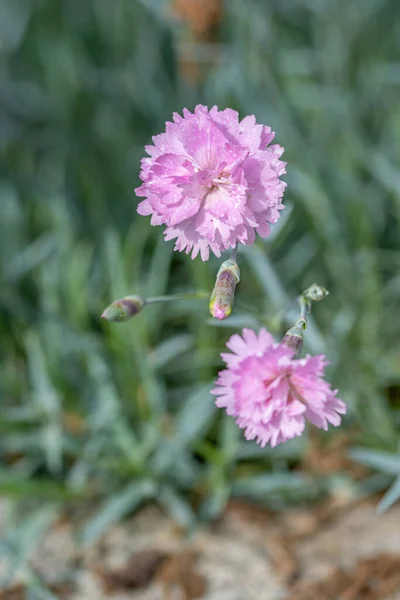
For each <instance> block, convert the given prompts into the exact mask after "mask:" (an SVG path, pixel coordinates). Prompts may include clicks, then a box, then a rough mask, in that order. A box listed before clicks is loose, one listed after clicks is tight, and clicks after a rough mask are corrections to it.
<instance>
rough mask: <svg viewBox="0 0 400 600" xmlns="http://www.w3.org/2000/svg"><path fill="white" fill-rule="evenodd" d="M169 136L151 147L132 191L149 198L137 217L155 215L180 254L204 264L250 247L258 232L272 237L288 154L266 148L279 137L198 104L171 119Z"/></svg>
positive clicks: (228, 111) (153, 219) (156, 139)
mask: <svg viewBox="0 0 400 600" xmlns="http://www.w3.org/2000/svg"><path fill="white" fill-rule="evenodd" d="M173 118H174V122H173V123H167V124H166V130H165V133H161V134H160V135H157V136H155V137H153V143H154V146H146V151H147V153H148V154H149V156H150V158H143V160H142V170H141V173H140V178H141V179H142V181H143V185H141V186H140V187H139V188H137V189H136V190H135V192H136V194H137V195H138V196H144V197H145V198H146V199H145V200H143V201H142V202H140V204H139V206H138V213H139V214H141V215H151V224H152V225H166V229H165V232H164V235H165V239H166V240H171V239H175V238H176V242H175V250H179V251H182V250H185V251H186V254H189V252H192V258H195V257H196V256H197V254H198V253H199V252H200V255H201V258H202V260H207V259H208V257H209V250H210V249H211V250H212V252H214V254H215V255H216V256H220V255H221V251H223V250H224V249H227V248H229V247H232V248H234V247H235V246H236V244H237V243H238V242H240V243H241V244H252V243H253V242H254V239H255V232H256V231H257V232H258V233H259V234H260V235H261V237H266V236H268V235H269V232H270V227H269V223H276V222H277V220H278V219H279V211H280V210H282V209H283V208H284V206H283V204H282V203H281V198H282V196H283V193H284V191H285V187H286V183H284V182H283V181H280V179H279V177H280V176H281V175H283V173H285V164H286V163H284V162H282V161H280V160H279V157H280V156H281V155H282V153H283V148H282V147H281V146H278V145H276V144H275V145H272V146H268V145H269V144H270V142H271V141H272V140H273V139H274V136H275V134H274V133H273V132H272V131H271V128H270V127H266V126H264V125H258V124H257V123H256V120H255V117H254V116H253V115H252V116H248V117H245V118H244V119H243V120H242V121H240V122H239V117H238V113H237V112H236V111H234V110H232V109H230V108H227V109H225V110H221V111H219V110H218V108H217V107H216V106H214V107H213V108H211V110H210V111H209V110H208V108H207V107H206V106H201V105H198V106H196V108H195V111H194V114H193V113H191V112H189V111H188V110H187V109H184V110H183V117H181V116H180V115H178V114H176V113H174V116H173Z"/></svg>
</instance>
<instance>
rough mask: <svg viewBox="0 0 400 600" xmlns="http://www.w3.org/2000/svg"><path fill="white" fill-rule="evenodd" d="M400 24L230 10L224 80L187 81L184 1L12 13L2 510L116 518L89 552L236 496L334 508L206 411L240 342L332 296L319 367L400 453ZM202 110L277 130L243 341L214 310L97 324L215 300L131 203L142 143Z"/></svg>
mask: <svg viewBox="0 0 400 600" xmlns="http://www.w3.org/2000/svg"><path fill="white" fill-rule="evenodd" d="M399 6H400V5H399V4H398V2H397V1H396V0H356V1H353V2H351V3H349V2H347V1H345V0H319V1H315V2H308V1H305V0H296V1H295V0H288V1H286V2H282V1H281V0H273V1H272V2H265V1H264V0H248V1H246V2H242V1H240V0H229V1H227V2H226V3H225V7H224V16H223V22H222V25H221V27H220V31H219V43H218V45H217V46H215V47H212V48H211V52H208V53H207V52H204V49H205V48H204V46H203V45H202V44H199V45H197V46H195V47H194V48H193V52H194V53H195V56H196V52H197V53H198V55H199V60H203V59H204V56H205V57H206V59H205V60H206V63H205V64H204V65H203V69H202V72H203V79H202V80H200V81H199V82H198V83H197V84H191V83H190V82H188V81H186V80H185V79H184V78H183V77H182V76H181V75H180V74H179V70H178V69H177V55H178V54H179V53H180V52H181V51H182V50H181V49H180V48H181V46H182V40H183V39H184V38H185V35H186V34H185V33H184V30H183V25H182V24H180V23H179V22H177V21H176V20H174V19H172V18H171V10H170V7H168V6H167V3H166V2H162V1H161V0H159V1H155V0H154V1H152V2H145V1H144V0H143V1H138V0H119V1H118V2H110V0H93V1H92V2H82V1H81V0H69V1H68V2H54V1H53V0H43V1H42V2H35V1H34V0H5V1H4V2H2V3H1V4H0V40H1V49H0V107H1V108H0V123H1V139H0V146H1V155H2V167H1V171H0V277H1V285H0V332H1V333H0V353H1V356H0V359H1V360H0V395H1V414H0V434H1V435H0V452H1V456H2V461H3V462H2V467H1V471H0V494H7V495H13V496H15V497H18V498H21V499H23V500H24V499H25V500H26V499H27V498H29V500H30V501H31V500H32V499H34V498H41V499H42V500H41V501H43V498H46V499H48V501H49V502H52V503H54V502H56V503H60V502H63V501H71V502H82V501H83V500H84V499H88V500H90V499H96V500H100V502H101V504H100V508H99V511H98V513H95V514H94V516H93V518H92V520H91V521H89V522H88V524H87V525H86V527H85V528H84V530H83V531H82V539H83V541H91V540H93V539H94V538H95V537H96V536H98V535H99V534H101V533H102V532H103V531H104V530H105V528H106V527H107V526H108V525H109V524H111V523H113V522H114V521H115V520H117V519H119V518H121V517H123V516H124V515H126V514H127V513H128V512H129V511H131V510H133V509H134V508H135V507H137V506H138V505H140V504H141V503H142V502H145V501H147V500H148V499H149V498H155V499H156V500H157V501H158V502H159V503H160V504H161V505H162V506H164V507H165V508H167V510H169V511H170V512H171V513H172V514H173V515H174V517H175V518H177V519H178V520H180V521H181V522H182V523H184V524H185V525H189V526H190V525H192V524H193V522H194V520H195V518H196V515H197V517H200V518H201V519H207V518H210V517H213V516H215V515H217V514H218V513H219V512H220V511H221V510H222V509H223V507H224V505H225V503H226V501H227V499H228V498H229V497H230V495H231V494H238V495H246V496H248V497H250V498H253V499H255V500H257V501H259V502H264V503H271V504H272V505H273V506H277V507H284V506H286V505H287V503H289V502H293V501H296V500H299V499H309V498H315V497H316V496H317V495H318V494H320V493H321V492H322V491H323V490H324V489H328V488H329V485H330V482H329V480H325V479H324V478H322V479H321V480H318V481H315V480H314V481H312V482H310V480H309V476H304V477H303V476H302V475H301V474H299V473H296V474H294V473H293V472H292V470H291V468H292V467H293V466H294V465H296V464H298V461H299V460H300V459H301V457H302V456H303V454H304V451H305V448H306V446H307V440H306V439H305V438H304V439H302V440H296V441H295V442H293V443H292V442H291V443H290V444H287V446H284V447H281V448H278V449H276V450H274V451H269V450H262V449H260V448H259V447H257V446H256V445H255V444H253V443H245V442H244V441H243V437H242V435H241V433H240V432H239V431H238V430H237V428H236V427H235V425H234V423H233V422H232V421H231V420H230V419H229V418H227V417H225V415H222V414H219V413H218V411H217V410H216V409H215V408H214V407H213V400H212V397H211V396H210V395H209V389H210V383H211V381H212V379H213V377H214V376H215V374H216V371H217V370H218V367H219V366H220V365H221V361H220V358H219V352H220V351H221V350H222V348H223V345H224V342H225V340H226V339H227V337H228V336H229V335H231V333H232V332H233V331H235V330H237V328H238V327H242V326H243V325H250V326H254V327H257V326H258V325H263V324H264V325H265V324H267V325H268V326H269V327H270V329H272V330H273V331H275V332H276V333H277V334H278V335H279V334H282V333H283V332H284V328H285V326H287V324H288V322H287V315H289V316H290V315H292V316H293V314H295V313H294V312H293V310H295V306H294V305H293V304H292V300H293V299H294V298H295V297H296V295H297V294H298V293H299V291H301V290H302V289H304V288H305V287H307V286H308V285H310V284H311V283H312V282H314V281H316V282H318V283H319V284H321V285H323V286H325V287H326V288H328V289H329V291H330V295H329V297H328V299H327V300H325V301H324V302H323V303H321V304H319V305H317V306H316V307H315V310H314V315H313V318H312V319H311V321H310V326H309V328H308V330H307V335H306V338H307V339H306V343H305V347H306V351H312V352H320V351H323V352H325V353H326V354H327V355H328V357H329V358H330V360H331V362H332V367H331V368H330V370H329V378H330V380H331V382H332V384H333V386H334V387H339V388H340V394H341V397H342V398H343V399H344V400H345V401H346V402H347V403H348V404H349V406H350V411H349V415H348V417H346V424H347V427H349V428H350V429H351V430H352V431H353V432H354V435H355V437H356V439H357V443H359V444H362V445H364V446H369V447H371V448H374V449H375V450H378V451H385V452H393V451H396V449H397V443H398V437H399V435H398V434H399V427H398V426H399V413H398V394H399V391H398V390H399V388H398V386H399V384H400V374H399V364H400V343H399V340H400V320H399V318H398V314H399V302H400V277H399V267H400V244H399V239H400V235H399V229H400V228H399V225H400V192H399V190H400V185H399V181H400V171H399V162H398V147H397V149H396V140H399V139H400V103H399V102H398V98H399V94H398V93H399V85H400V65H399V62H398V60H397V62H396V49H398V17H399V16H400V15H399ZM396 16H397V18H396ZM396 32H397V33H396ZM208 50H210V48H208ZM210 55H211V56H212V57H213V59H212V61H210V64H208V63H207V60H208V58H207V57H208V56H210ZM198 102H204V103H207V104H209V105H212V104H218V105H219V106H220V107H224V106H231V107H233V108H236V109H238V110H239V111H240V113H241V115H243V116H244V115H245V114H248V113H254V114H255V115H256V117H257V120H258V121H259V122H264V123H268V124H270V125H272V127H273V128H274V130H275V131H276V132H277V141H278V142H279V143H280V144H282V145H284V146H285V148H286V152H285V155H284V157H285V159H286V160H287V162H288V168H287V170H288V174H287V177H286V180H287V182H288V190H287V193H286V197H285V202H286V205H287V208H286V211H285V212H284V213H283V215H282V219H281V222H280V223H279V224H278V225H277V226H276V228H275V229H274V231H273V234H272V236H271V237H270V238H269V239H267V240H265V241H261V240H260V241H258V242H257V244H256V245H255V246H254V247H252V248H244V249H243V252H241V253H240V255H239V260H240V266H241V271H242V280H241V283H240V285H239V287H238V291H237V296H236V305H235V311H234V314H233V316H232V317H231V318H230V320H227V321H225V322H223V323H222V325H223V327H218V326H217V325H220V324H219V323H213V322H212V321H211V320H210V318H209V315H208V309H207V303H206V302H205V301H200V300H199V301H180V302H178V301H177V302H175V303H171V304H165V305H154V306H149V307H147V308H146V309H145V310H144V311H143V313H142V314H141V315H140V316H138V317H136V318H135V319H134V320H132V321H130V322H129V323H127V324H123V325H110V324H104V323H101V322H100V319H99V315H100V314H101V312H102V309H103V308H104V306H106V305H107V304H108V303H110V302H111V301H112V300H114V299H115V298H118V297H121V296H123V295H126V294H128V293H139V294H142V295H160V294H165V293H169V292H179V291H186V290H194V289H198V290H211V289H212V286H213V282H214V276H215V273H216V271H217V269H218V266H219V264H220V261H218V260H217V259H215V258H213V259H211V260H210V261H209V263H206V264H203V263H202V262H201V261H200V259H199V258H198V259H196V260H195V261H193V262H192V261H191V259H190V258H188V257H187V256H185V255H184V256H182V255H177V254H174V253H173V250H172V248H173V245H172V243H171V242H168V243H165V242H164V240H163V237H162V233H161V228H151V227H150V225H149V223H148V219H147V218H143V217H139V216H137V215H136V203H137V201H136V200H135V196H134V191H133V190H134V188H135V187H136V186H137V185H138V184H139V179H138V172H139V167H140V158H141V157H142V155H143V146H144V144H146V143H148V142H149V141H150V139H151V135H153V134H156V133H158V132H160V131H161V130H162V129H163V127H164V123H165V121H166V120H167V119H169V118H170V117H171V113H172V112H173V111H180V110H181V109H182V108H183V106H188V107H189V108H193V107H194V105H195V104H196V103H198ZM286 306H287V307H288V311H286V312H285V310H283V309H285V307H286ZM396 386H397V388H396ZM389 388H390V389H391V394H392V397H394V398H395V395H396V390H397V411H396V398H395V399H394V402H392V403H391V404H390V403H389V394H388V390H389ZM329 435H336V431H332V432H330V434H329ZM372 466H377V468H378V469H380V468H381V467H380V466H379V465H378V464H376V465H375V464H374V465H372ZM383 471H385V469H383ZM385 481H386V480H385ZM383 485H385V483H384V484H383ZM393 494H395V495H396V496H398V494H399V484H398V479H397V484H395V491H394V492H393ZM393 494H392V496H391V498H390V499H391V500H393ZM195 511H196V512H195ZM46 514H47V513H46ZM38 518H39V519H40V518H41V517H40V515H39V517H38ZM46 518H47V517H46Z"/></svg>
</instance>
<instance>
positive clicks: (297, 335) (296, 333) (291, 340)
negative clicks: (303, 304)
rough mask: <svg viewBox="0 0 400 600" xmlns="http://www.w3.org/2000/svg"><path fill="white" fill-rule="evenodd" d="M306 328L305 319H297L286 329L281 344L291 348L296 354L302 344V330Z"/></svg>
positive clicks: (296, 354)
mask: <svg viewBox="0 0 400 600" xmlns="http://www.w3.org/2000/svg"><path fill="white" fill-rule="evenodd" d="M305 328H306V321H305V319H303V318H300V319H298V321H297V323H296V324H295V325H294V326H293V327H291V328H290V329H289V331H287V332H286V333H285V335H284V337H283V340H282V341H281V344H283V345H284V346H287V347H288V348H291V349H292V350H294V352H295V356H298V355H299V354H300V352H301V348H302V346H303V331H304V329H305Z"/></svg>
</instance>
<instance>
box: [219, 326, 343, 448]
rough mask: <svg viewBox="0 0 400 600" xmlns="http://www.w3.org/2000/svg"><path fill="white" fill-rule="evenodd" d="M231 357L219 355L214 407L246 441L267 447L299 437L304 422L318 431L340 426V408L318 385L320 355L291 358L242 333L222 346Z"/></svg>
mask: <svg viewBox="0 0 400 600" xmlns="http://www.w3.org/2000/svg"><path fill="white" fill-rule="evenodd" d="M227 347H228V348H229V349H230V350H231V351H232V352H233V354H222V355H221V356H222V358H223V359H224V361H225V362H226V364H227V367H228V368H227V369H225V370H224V371H221V372H220V373H219V376H218V380H217V383H216V385H217V387H216V388H215V389H214V390H213V391H212V393H213V394H215V395H216V396H218V398H217V400H216V405H217V406H218V407H220V408H226V412H227V413H228V415H232V416H234V417H236V422H237V424H238V425H239V427H241V428H243V429H245V436H246V439H248V440H254V439H256V440H257V442H259V443H260V444H261V446H263V447H264V446H265V445H266V444H268V443H269V444H270V445H271V446H272V447H274V446H276V445H277V444H280V443H281V442H285V441H287V440H290V439H291V438H294V437H296V436H299V435H301V434H302V433H303V431H304V427H305V421H306V419H307V420H308V421H311V423H313V424H314V425H316V426H317V427H320V428H321V429H327V428H328V423H331V424H332V425H334V426H335V427H336V426H338V425H340V422H341V417H340V415H341V414H344V413H345V412H346V405H345V404H344V402H342V400H340V399H339V398H337V397H336V393H337V390H332V388H331V386H330V385H329V383H327V382H326V381H325V380H324V379H323V375H324V368H325V366H326V365H327V361H326V360H325V357H324V356H323V355H318V356H310V355H308V356H306V357H305V358H301V359H295V358H293V355H294V351H293V350H292V349H290V348H287V347H286V346H284V345H282V344H277V343H276V342H275V340H274V338H273V337H272V335H271V334H270V333H268V331H266V330H265V329H261V330H260V332H259V334H258V336H257V334H256V333H255V332H254V331H252V330H251V329H243V332H242V337H241V336H240V335H238V334H235V335H233V336H232V337H231V338H230V340H229V341H228V343H227Z"/></svg>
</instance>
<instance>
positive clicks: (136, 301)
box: [101, 296, 144, 323]
mask: <svg viewBox="0 0 400 600" xmlns="http://www.w3.org/2000/svg"><path fill="white" fill-rule="evenodd" d="M143 305H144V300H143V298H141V297H140V296H125V298H121V299H120V300H115V301H114V302H113V303H112V304H110V305H109V306H107V308H105V309H104V311H103V314H102V315H101V318H102V319H105V320H106V321H110V322H112V323H123V322H124V321H128V319H131V318H132V317H134V316H135V315H137V314H138V313H140V311H141V310H142V308H143Z"/></svg>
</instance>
